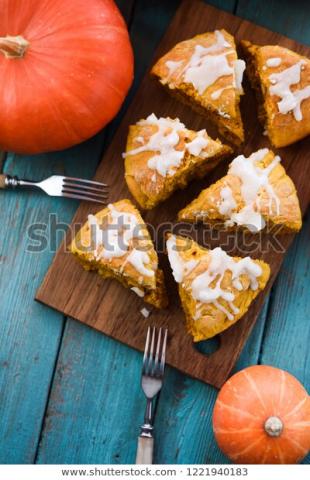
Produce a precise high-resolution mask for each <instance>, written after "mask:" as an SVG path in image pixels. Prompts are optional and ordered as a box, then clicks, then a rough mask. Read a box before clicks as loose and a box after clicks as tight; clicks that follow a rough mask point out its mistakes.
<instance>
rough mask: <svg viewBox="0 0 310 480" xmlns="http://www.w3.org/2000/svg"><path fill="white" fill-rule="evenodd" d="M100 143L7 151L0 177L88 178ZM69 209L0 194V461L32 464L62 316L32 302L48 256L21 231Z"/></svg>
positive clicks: (69, 204) (64, 218)
mask: <svg viewBox="0 0 310 480" xmlns="http://www.w3.org/2000/svg"><path fill="white" fill-rule="evenodd" d="M101 143H102V140H101V138H100V136H98V137H96V138H94V139H93V140H92V141H90V142H88V143H85V144H84V145H83V146H80V147H76V148H73V149H71V150H68V151H67V152H66V153H54V154H48V155H40V156H36V157H31V158H30V157H21V156H17V155H13V154H11V155H9V157H8V159H7V161H6V164H5V172H6V173H10V174H14V175H19V176H20V177H26V178H27V177H28V178H34V179H41V178H44V177H45V176H48V175H51V174H52V173H63V172H64V171H65V172H66V173H67V174H72V175H73V174H74V173H75V174H78V175H81V176H87V174H90V175H92V173H93V171H94V170H95V167H96V164H97V160H98V156H99V154H100V150H101ZM85 158H87V162H85ZM76 207H77V202H74V201H64V200H61V199H56V198H50V197H47V196H43V195H41V194H37V193H34V192H32V193H30V192H11V191H10V192H9V191H8V192H5V193H2V195H1V211H0V222H1V225H5V228H1V230H0V262H1V276H0V288H1V299H2V304H1V312H0V318H1V322H0V339H1V353H0V365H1V366H2V368H1V369H0V391H1V397H0V398H1V400H0V401H1V422H0V436H1V438H2V439H3V441H2V442H1V449H0V462H1V463H29V462H32V461H33V460H34V456H35V452H36V446H37V443H38V439H39V435H40V430H41V424H42V420H43V416H44V411H45V405H46V402H47V398H48V393H49V387H50V382H51V378H52V375H53V370H54V365H55V361H56V356H57V353H58V348H59V341H60V339H61V335H62V328H63V315H61V314H59V313H57V312H53V311H47V310H46V309H45V308H42V305H40V304H38V303H36V302H34V301H33V297H34V294H35V291H36V290H37V288H38V285H40V283H41V281H42V278H43V275H44V273H45V271H46V268H47V266H48V264H49V263H50V261H51V259H52V257H53V255H54V252H53V251H51V249H50V246H48V247H47V248H45V250H44V251H41V252H40V253H31V252H29V251H27V246H28V245H29V239H28V238H27V231H28V228H29V227H30V226H31V225H34V224H43V225H45V224H46V223H47V222H48V216H49V214H52V213H53V214H56V215H57V216H58V219H59V221H61V222H64V223H67V224H68V223H69V222H70V220H71V218H72V215H73V213H74V211H75V210H76ZM60 241H61V238H58V241H56V246H58V245H59V242H60Z"/></svg>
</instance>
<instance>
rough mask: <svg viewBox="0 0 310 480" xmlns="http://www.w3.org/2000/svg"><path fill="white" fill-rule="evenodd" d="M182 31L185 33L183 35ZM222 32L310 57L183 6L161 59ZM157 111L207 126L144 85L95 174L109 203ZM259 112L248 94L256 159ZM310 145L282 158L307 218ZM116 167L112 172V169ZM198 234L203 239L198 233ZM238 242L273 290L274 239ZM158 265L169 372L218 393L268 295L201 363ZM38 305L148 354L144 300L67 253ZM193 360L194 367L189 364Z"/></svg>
mask: <svg viewBox="0 0 310 480" xmlns="http://www.w3.org/2000/svg"><path fill="white" fill-rule="evenodd" d="M188 18H190V19H191V21H190V22H188V21H187V19H188ZM181 26H182V28H180V27H181ZM221 27H224V28H225V27H226V28H227V29H228V30H229V31H230V32H232V33H235V34H236V38H237V40H240V39H242V38H248V39H250V40H252V41H254V42H258V43H259V42H261V39H262V38H263V39H264V42H270V43H276V44H277V43H279V44H281V45H284V46H288V47H289V48H292V49H294V50H296V51H299V52H303V53H305V54H308V55H310V50H309V49H307V48H306V47H304V46H302V45H299V44H297V43H296V42H294V41H293V40H290V39H288V38H286V37H282V36H281V35H279V34H276V33H273V32H271V31H268V30H265V29H262V28H261V27H257V26H255V25H253V24H251V23H249V22H246V21H242V20H241V19H240V18H237V17H233V16H231V15H229V14H227V13H225V12H222V11H220V10H217V9H214V8H213V7H210V6H206V5H204V4H202V3H201V2H198V1H197V2H184V3H183V4H182V6H181V8H180V9H179V10H178V13H177V15H176V16H175V18H174V20H173V22H172V25H171V27H170V28H169V30H168V32H167V34H166V35H165V37H164V40H163V41H162V42H161V45H160V48H159V50H158V52H157V56H159V55H161V54H162V53H163V52H165V51H167V49H169V48H170V47H171V46H172V45H174V44H175V43H176V42H177V41H179V40H182V39H184V38H188V37H190V36H192V35H194V34H196V33H199V32H202V31H205V30H206V29H207V30H208V29H209V30H214V29H215V28H221ZM159 105H161V107H160V114H161V115H169V116H172V117H174V116H178V117H179V118H181V119H182V120H183V121H184V122H185V124H187V125H189V126H191V127H193V128H195V129H196V128H202V127H205V126H206V123H207V122H206V121H205V120H204V119H203V118H201V117H199V116H198V115H196V114H194V113H192V112H191V111H189V109H188V108H187V107H186V106H183V105H181V104H180V103H179V102H177V101H176V100H174V99H172V98H170V97H168V96H167V94H166V92H164V91H163V90H161V89H160V88H159V87H158V85H157V84H156V83H155V82H154V81H151V80H150V79H149V78H148V77H146V78H145V79H144V81H143V82H142V85H141V87H140V89H139V93H138V94H137V96H136V97H135V100H134V102H133V104H132V105H131V107H130V109H129V110H128V111H127V114H126V116H125V118H124V120H123V121H122V123H121V126H120V128H119V130H118V132H117V134H116V136H115V137H114V139H113V142H112V144H111V146H110V148H109V150H108V151H107V153H106V155H105V157H104V159H103V161H102V162H101V164H100V167H99V169H98V171H97V175H96V178H97V179H101V180H102V179H104V180H105V181H107V183H109V184H110V185H112V186H113V188H111V201H114V200H117V199H119V198H122V197H125V198H126V197H127V196H128V190H127V187H126V185H125V182H124V180H123V174H122V172H123V160H122V158H121V152H122V150H123V149H124V145H125V142H126V136H127V130H128V125H129V124H131V123H134V122H135V121H136V120H137V119H139V118H142V117H145V116H146V115H148V114H149V113H150V112H153V111H155V113H158V106H159ZM255 105H256V102H255V100H254V97H253V95H252V92H250V91H249V92H247V96H246V101H244V102H243V113H244V118H246V119H247V129H248V131H249V132H250V134H249V135H248V139H247V143H246V146H245V153H249V152H252V151H255V150H257V148H259V147H262V146H263V145H266V139H265V137H263V136H262V134H261V128H260V127H259V126H258V122H257V120H256V116H255V115H253V111H254V109H255ZM207 127H208V125H207ZM208 128H209V127H208ZM309 145H310V141H309V139H308V140H305V141H303V142H301V143H299V145H298V146H293V147H290V148H287V149H285V150H282V152H281V154H282V157H283V164H284V166H285V167H286V169H287V171H288V173H289V175H290V176H291V177H292V178H293V180H294V182H295V185H296V186H297V190H298V193H299V197H300V201H301V207H302V210H303V211H305V210H306V208H307V206H308V203H309V196H310V189H309V184H308V181H307V175H309V174H310V162H309V158H308V157H309ZM111 165H113V169H112V168H111ZM225 170H226V166H223V167H222V168H218V169H217V170H216V172H215V173H214V174H212V175H211V176H210V177H209V182H211V181H212V180H213V181H214V179H216V178H218V177H219V176H221V175H222V174H223V172H224V171H225ZM120 172H121V173H120ZM205 184H206V183H205V181H204V182H200V183H199V182H195V183H193V184H192V185H191V186H190V188H188V189H187V190H186V195H184V193H183V192H178V193H176V194H175V195H174V196H173V197H172V198H171V199H170V200H168V201H167V202H166V203H165V204H163V205H160V206H159V207H157V208H155V209H154V210H152V211H151V212H148V213H147V214H146V215H145V217H144V218H145V219H146V221H147V222H149V223H151V224H153V225H155V227H156V226H157V227H158V226H159V225H160V224H161V223H162V222H167V221H170V222H174V221H175V218H176V212H177V210H178V209H179V208H180V207H183V206H184V205H185V204H186V203H187V202H188V201H189V200H190V199H191V198H193V197H194V196H196V195H197V193H198V192H199V191H200V189H201V187H202V185H205ZM90 211H96V210H95V208H92V207H90V206H89V205H85V204H84V205H82V206H81V207H80V209H79V210H78V212H77V215H76V217H75V219H74V223H78V224H81V223H83V222H84V221H85V219H86V216H87V213H89V212H90ZM194 233H195V232H194ZM199 234H200V238H201V237H202V231H201V229H200V231H199ZM226 238H227V235H226V234H225V232H223V234H221V235H220V237H219V239H216V240H214V239H212V238H211V235H209V234H208V235H205V237H204V241H205V242H206V244H207V245H209V246H210V245H211V246H212V245H213V246H215V245H217V244H218V242H220V244H225V239H226ZM239 239H240V243H239V245H238V249H235V250H234V251H231V253H240V252H242V253H243V254H245V253H247V252H249V249H251V253H252V255H253V256H254V257H255V256H257V257H260V256H261V257H262V258H264V259H265V260H266V261H267V262H268V263H270V265H271V270H272V276H271V280H270V282H269V288H270V287H271V285H272V283H273V281H274V279H275V277H276V274H277V273H278V271H279V268H280V265H281V262H282V259H283V253H282V252H279V251H277V252H276V251H274V250H273V249H272V248H271V247H270V245H268V243H269V240H270V237H267V236H263V237H262V238H260V237H259V236H256V237H255V238H254V237H253V243H251V245H249V242H248V241H247V244H245V243H242V239H241V238H240V237H239ZM292 239H293V236H292V235H284V236H282V237H281V239H280V242H281V245H282V249H283V250H284V251H285V250H286V249H287V248H288V246H289V244H290V243H291V241H292ZM158 240H162V239H158ZM231 240H233V239H231ZM247 240H248V238H247ZM69 241H70V236H68V238H67V242H69ZM161 262H162V266H163V268H164V270H165V272H166V279H167V284H168V291H170V292H172V293H171V297H173V298H171V306H170V308H169V310H167V311H162V312H156V314H155V313H154V315H153V319H152V320H153V321H154V322H156V323H157V324H158V325H169V330H170V344H169V353H168V362H169V363H170V365H172V366H175V367H176V368H179V369H180V370H181V371H183V372H185V373H187V374H189V375H191V376H193V377H195V378H199V379H201V380H204V381H207V382H209V383H212V384H213V385H216V386H220V385H221V384H222V383H223V382H224V381H225V379H226V378H227V376H228V375H229V373H230V371H231V369H232V367H233V365H234V363H235V361H236V359H237V357H238V355H239V353H240V351H241V349H242V347H243V345H244V343H245V341H246V339H247V337H248V335H249V333H250V331H251V328H252V326H253V325H254V323H255V320H256V318H257V315H258V312H259V311H260V309H261V307H262V304H263V300H264V298H263V295H260V296H259V297H258V299H257V300H256V301H255V302H254V303H253V305H252V306H251V308H250V310H249V312H248V314H246V315H245V316H244V318H243V319H242V320H240V321H239V322H238V323H237V324H236V325H234V326H233V327H232V328H231V329H229V330H228V331H226V332H224V333H223V334H222V335H221V342H220V346H219V348H218V350H216V351H215V352H214V353H213V354H212V355H209V356H205V355H201V354H199V353H198V352H197V351H196V350H195V349H194V348H193V345H192V341H191V339H190V337H189V336H188V335H187V334H186V333H185V327H184V322H180V318H181V315H182V313H181V310H180V307H179V302H178V301H177V300H176V299H177V295H176V293H175V292H176V287H175V284H174V282H173V280H172V276H171V273H170V268H169V267H168V266H167V259H166V257H165V256H164V255H161ZM266 291H268V289H267V290H266ZM37 299H38V300H40V301H42V302H44V303H46V304H47V305H50V306H51V307H53V308H56V309H58V310H60V311H62V312H64V313H65V314H66V315H69V316H72V317H74V318H76V319H78V320H80V321H82V322H84V323H86V324H88V325H90V326H92V327H93V328H96V329H98V330H100V331H102V332H104V333H106V334H107V335H110V336H112V337H113V338H116V339H118V340H120V341H122V342H124V343H128V344H130V345H131V346H132V347H134V348H138V349H140V350H141V349H143V345H144V325H143V323H137V322H136V315H137V312H138V310H139V309H140V308H141V306H140V305H141V300H140V299H139V298H134V296H133V294H132V292H129V291H126V290H125V289H124V288H123V287H121V286H120V285H119V284H117V283H116V282H111V281H103V280H101V279H100V278H99V277H98V276H97V275H95V274H93V273H90V272H82V270H81V267H80V266H79V265H78V264H77V262H76V261H75V259H74V258H73V257H72V255H69V254H68V253H67V252H65V251H64V249H63V248H62V249H60V251H59V252H58V253H57V255H56V257H55V260H54V262H53V264H52V266H51V268H50V270H49V272H48V274H47V276H46V278H45V281H44V282H43V284H42V286H41V288H40V290H39V292H38V294H37ZM189 359H191V360H190V361H189Z"/></svg>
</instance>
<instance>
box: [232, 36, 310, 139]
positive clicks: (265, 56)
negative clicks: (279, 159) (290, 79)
mask: <svg viewBox="0 0 310 480" xmlns="http://www.w3.org/2000/svg"><path fill="white" fill-rule="evenodd" d="M241 46H242V48H243V51H244V54H245V56H246V59H247V69H246V73H247V76H248V78H249V80H250V83H251V85H252V88H253V89H254V90H255V92H256V96H257V100H258V108H259V119H260V121H261V123H262V124H263V126H264V128H265V130H266V133H267V135H268V137H269V139H270V141H271V143H272V144H273V145H274V146H275V147H285V146H287V145H291V144H292V143H294V142H297V141H298V140H300V139H302V138H304V137H306V136H307V135H309V134H310V60H309V59H308V58H306V57H303V56H301V55H299V54H298V53H295V52H293V51H291V50H289V49H287V48H284V47H280V46H278V45H265V46H257V45H253V44H251V43H250V42H248V41H245V40H243V41H242V42H241ZM300 61H302V64H301V65H300V67H301V68H300V70H299V67H298V64H299V62H300ZM294 66H297V71H295V72H294V76H295V75H296V74H297V77H296V79H297V83H296V82H295V83H292V84H291V85H289V90H290V91H291V92H293V93H295V92H296V91H298V90H302V89H306V90H304V93H305V94H306V95H308V94H309V95H308V96H307V98H304V99H303V100H302V101H301V103H300V112H301V118H298V112H296V113H297V115H295V113H294V110H292V109H291V110H288V111H287V113H281V112H280V110H279V103H280V102H281V100H282V99H281V97H280V96H278V95H276V94H274V93H271V92H270V87H271V88H272V86H274V85H276V84H277V83H278V80H277V77H274V76H273V75H274V74H276V75H278V74H279V73H281V72H284V71H285V70H286V72H285V73H284V76H286V77H287V75H288V74H287V72H289V71H288V70H287V69H290V68H292V67H294ZM298 70H299V71H298ZM291 73H293V72H291ZM299 74H300V79H299V81H298V76H299ZM308 90H309V91H308ZM307 92H308V93H307ZM287 100H289V101H290V102H291V101H292V100H294V99H289V98H288V97H287V98H286V100H285V101H287ZM282 105H283V107H284V111H286V110H287V108H289V107H287V108H286V109H285V104H284V102H282ZM292 106H293V104H292ZM280 108H281V107H280ZM296 116H297V118H296Z"/></svg>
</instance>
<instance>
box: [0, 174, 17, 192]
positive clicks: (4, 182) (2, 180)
mask: <svg viewBox="0 0 310 480" xmlns="http://www.w3.org/2000/svg"><path fill="white" fill-rule="evenodd" d="M18 186H19V179H18V178H17V177H11V175H4V174H1V175H0V188H1V189H2V190H4V189H5V188H15V187H18Z"/></svg>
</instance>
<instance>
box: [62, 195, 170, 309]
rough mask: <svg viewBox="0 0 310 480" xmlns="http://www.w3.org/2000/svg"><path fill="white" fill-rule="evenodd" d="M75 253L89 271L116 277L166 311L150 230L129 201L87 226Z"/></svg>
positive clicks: (73, 249) (74, 246)
mask: <svg viewBox="0 0 310 480" xmlns="http://www.w3.org/2000/svg"><path fill="white" fill-rule="evenodd" d="M70 250H71V252H72V253H73V254H74V255H75V256H76V258H77V259H78V260H79V261H80V262H81V263H82V265H83V267H84V268H85V269H86V270H96V271H97V272H98V273H99V275H101V276H102V277H104V278H115V279H116V280H118V281H119V282H121V283H122V284H123V285H124V286H125V287H127V288H130V289H131V290H132V291H133V292H135V293H136V294H137V295H138V296H139V297H143V300H144V301H145V302H148V303H150V304H152V305H154V306H155V307H158V308H164V307H166V305H167V296H166V291H165V286H164V275H163V272H162V270H160V269H159V268H158V258H157V253H156V251H155V249H154V246H153V243H152V240H151V237H150V234H149V232H148V230H147V227H146V225H145V223H144V221H143V219H142V217H141V215H140V213H139V211H138V210H137V209H136V208H135V207H134V205H133V204H132V203H131V202H130V201H129V200H120V201H118V202H116V203H113V204H110V205H108V207H107V208H105V209H103V210H101V211H100V212H98V213H97V214H96V215H88V221H87V223H86V224H85V225H84V226H83V227H82V228H81V230H80V231H79V233H78V234H77V236H76V237H75V239H74V240H73V242H72V244H71V247H70Z"/></svg>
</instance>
